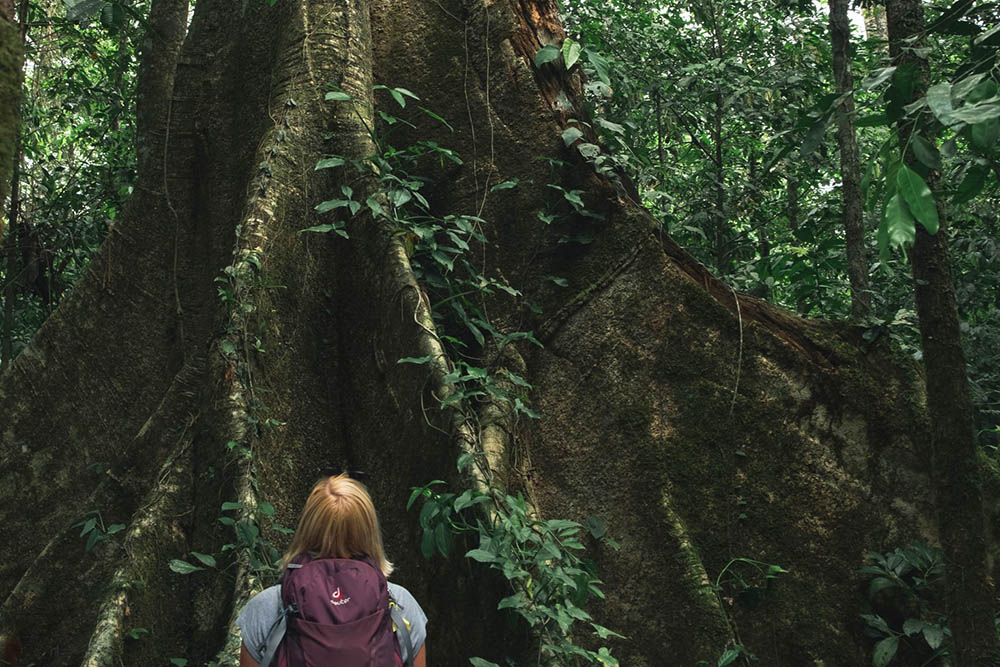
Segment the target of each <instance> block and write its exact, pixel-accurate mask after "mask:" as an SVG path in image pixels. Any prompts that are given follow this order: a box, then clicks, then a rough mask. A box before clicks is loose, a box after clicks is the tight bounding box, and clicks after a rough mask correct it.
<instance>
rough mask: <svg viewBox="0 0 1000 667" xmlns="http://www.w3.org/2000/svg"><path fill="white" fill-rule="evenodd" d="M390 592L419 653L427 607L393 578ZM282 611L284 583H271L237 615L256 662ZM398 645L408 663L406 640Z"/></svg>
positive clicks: (425, 623) (260, 656) (248, 648)
mask: <svg viewBox="0 0 1000 667" xmlns="http://www.w3.org/2000/svg"><path fill="white" fill-rule="evenodd" d="M389 595H391V596H392V599H393V600H395V601H396V604H397V605H399V608H400V610H401V611H402V612H403V618H405V619H406V620H407V621H409V623H410V641H412V642H413V650H414V652H415V653H420V647H421V646H423V645H424V640H426V639H427V616H425V615H424V610H423V609H421V608H420V605H419V604H417V601H416V600H414V599H413V596H412V595H410V592H409V591H408V590H406V589H405V588H403V587H402V586H399V585H398V584H394V583H392V582H391V581H390V582H389ZM280 614H281V586H271V587H270V588H265V589H264V590H262V591H261V592H260V593H258V594H257V595H255V596H253V597H252V598H250V601H249V602H247V604H246V606H245V607H243V611H241V612H240V617H239V618H237V619H236V625H238V626H239V628H240V632H241V633H242V637H243V645H244V646H246V647H247V652H248V653H249V654H250V656H251V657H252V658H253V659H254V660H256V661H257V662H260V660H261V658H262V657H264V656H263V651H261V647H263V646H264V645H265V644H266V643H267V633H268V631H269V630H270V629H271V626H272V625H273V624H274V621H275V620H277V618H278V616H279V615H280ZM399 648H400V650H401V651H402V653H403V662H404V663H405V662H406V661H407V660H408V659H409V657H410V656H408V655H407V654H406V647H405V646H403V642H400V643H399Z"/></svg>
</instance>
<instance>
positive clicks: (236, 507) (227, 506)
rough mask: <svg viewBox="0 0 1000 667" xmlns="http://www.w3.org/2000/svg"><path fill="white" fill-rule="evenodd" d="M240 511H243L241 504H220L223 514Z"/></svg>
mask: <svg viewBox="0 0 1000 667" xmlns="http://www.w3.org/2000/svg"><path fill="white" fill-rule="evenodd" d="M241 509H243V503H232V502H225V503H222V511H223V512H228V511H230V510H241Z"/></svg>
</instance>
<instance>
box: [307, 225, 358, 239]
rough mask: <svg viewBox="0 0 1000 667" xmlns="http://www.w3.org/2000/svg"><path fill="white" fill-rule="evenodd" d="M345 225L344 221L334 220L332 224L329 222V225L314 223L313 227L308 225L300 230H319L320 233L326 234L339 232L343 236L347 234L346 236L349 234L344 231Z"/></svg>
mask: <svg viewBox="0 0 1000 667" xmlns="http://www.w3.org/2000/svg"><path fill="white" fill-rule="evenodd" d="M343 227H344V223H342V222H334V223H332V224H327V225H314V226H312V227H306V228H305V229H300V230H299V231H300V232H317V233H319V234H325V233H327V232H337V233H338V234H340V235H341V236H345V237H346V236H347V234H346V233H344V230H343Z"/></svg>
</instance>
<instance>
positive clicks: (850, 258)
mask: <svg viewBox="0 0 1000 667" xmlns="http://www.w3.org/2000/svg"><path fill="white" fill-rule="evenodd" d="M829 4H830V43H831V45H832V48H833V78H834V80H835V81H836V85H837V93H838V94H840V95H844V96H845V97H844V99H843V100H842V101H841V102H840V104H839V105H838V107H837V148H838V149H839V151H840V179H841V186H840V193H841V201H842V202H843V207H844V233H845V237H846V246H847V278H848V281H849V282H850V285H851V319H853V320H854V321H856V322H860V321H861V320H863V319H864V318H865V317H867V316H868V315H869V314H870V313H871V309H872V305H871V296H870V294H869V292H868V257H867V253H866V252H865V229H864V222H863V217H862V209H863V208H864V207H863V206H862V202H861V167H860V163H861V158H860V156H859V154H858V143H857V135H856V133H855V131H854V75H853V74H852V72H851V24H850V21H849V20H848V17H847V9H848V5H849V0H830V3H829Z"/></svg>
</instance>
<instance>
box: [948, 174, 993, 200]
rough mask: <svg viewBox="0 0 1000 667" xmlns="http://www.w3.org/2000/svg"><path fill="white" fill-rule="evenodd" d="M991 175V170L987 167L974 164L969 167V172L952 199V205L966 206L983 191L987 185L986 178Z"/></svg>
mask: <svg viewBox="0 0 1000 667" xmlns="http://www.w3.org/2000/svg"><path fill="white" fill-rule="evenodd" d="M989 173H990V169H989V167H987V166H986V165H982V164H974V165H972V166H971V167H969V169H968V171H966V172H965V177H964V178H963V179H962V182H961V183H960V184H959V185H958V190H956V191H955V194H954V195H952V197H951V201H952V203H953V204H964V203H965V202H967V201H970V200H972V199H973V198H975V197H976V195H978V194H979V193H980V192H982V191H983V187H984V186H985V185H986V177H987V176H988V175H989Z"/></svg>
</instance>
